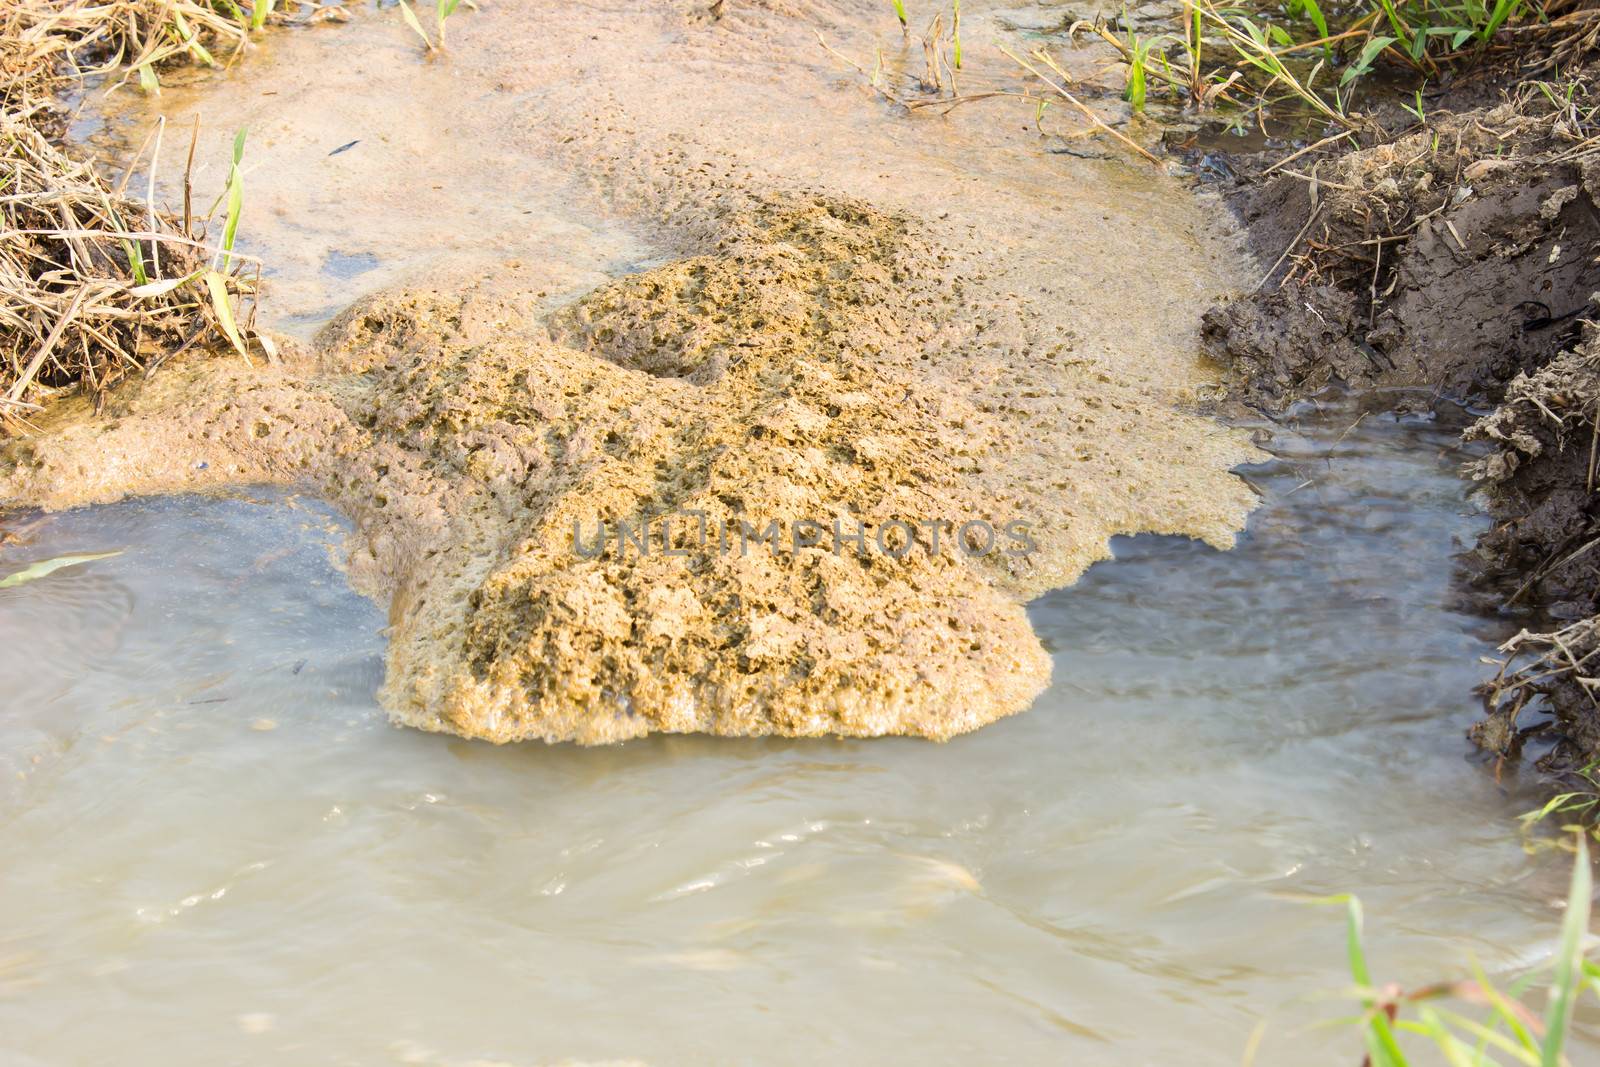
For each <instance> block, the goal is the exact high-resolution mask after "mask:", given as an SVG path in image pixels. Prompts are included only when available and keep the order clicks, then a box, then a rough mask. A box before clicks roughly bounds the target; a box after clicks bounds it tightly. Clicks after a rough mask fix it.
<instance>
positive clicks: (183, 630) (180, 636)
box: [0, 403, 1564, 1067]
mask: <svg viewBox="0 0 1600 1067" xmlns="http://www.w3.org/2000/svg"><path fill="white" fill-rule="evenodd" d="M1357 414H1358V412H1357V410H1356V408H1355V406H1354V405H1352V404H1350V403H1340V404H1335V405H1333V406H1332V407H1330V409H1329V410H1328V411H1327V412H1326V414H1324V415H1321V416H1317V415H1315V414H1311V415H1307V416H1305V417H1303V418H1302V419H1301V420H1299V422H1298V425H1297V426H1295V427H1294V428H1293V429H1290V430H1286V431H1284V432H1282V433H1280V435H1279V438H1278V442H1277V445H1276V446H1275V447H1276V449H1277V450H1278V452H1279V457H1278V458H1276V459H1274V460H1273V461H1272V462H1270V463H1267V464H1265V465H1263V466H1261V467H1259V468H1254V469H1252V470H1251V471H1249V472H1248V473H1249V476H1250V478H1251V480H1252V481H1253V482H1254V483H1255V484H1256V485H1257V486H1259V487H1260V488H1261V490H1262V491H1263V492H1264V494H1265V498H1266V503H1265V504H1264V506H1263V507H1262V509H1261V510H1260V511H1259V512H1258V513H1257V514H1256V516H1255V518H1254V519H1253V521H1252V524H1251V527H1250V530H1249V532H1248V533H1247V535H1246V536H1245V538H1244V539H1243V541H1242V543H1241V544H1240V546H1239V548H1238V549H1237V550H1236V551H1233V552H1229V553H1217V552H1215V551H1213V550H1211V549H1208V548H1205V547H1202V546H1199V545H1197V544H1195V543H1193V542H1189V541H1187V540H1182V539H1175V538H1157V537H1145V538H1136V539H1131V540H1126V541H1123V542H1120V543H1119V544H1118V545H1117V546H1116V547H1117V556H1118V558H1117V560H1116V561H1114V562H1107V563H1102V564H1099V565H1097V566H1096V567H1095V568H1093V569H1092V570H1091V571H1090V572H1089V574H1088V575H1087V576H1086V577H1085V579H1084V580H1083V581H1081V582H1080V583H1079V584H1078V585H1077V586H1076V587H1074V588H1073V589H1070V590H1065V591H1062V592H1058V593H1054V594H1050V595H1048V596H1046V597H1044V598H1043V599H1041V600H1040V601H1038V602H1037V603H1035V604H1034V605H1033V608H1032V614H1033V617H1034V621H1035V625H1036V627H1038V629H1039V630H1040V632H1041V634H1042V635H1043V636H1044V638H1045V640H1046V643H1047V644H1048V645H1049V646H1050V647H1051V648H1052V649H1053V654H1054V656H1055V660H1056V679H1057V680H1056V682H1055V684H1054V685H1053V687H1052V688H1051V689H1050V690H1049V692H1048V693H1047V694H1046V695H1045V696H1044V697H1043V698H1042V699H1041V700H1040V701H1039V703H1038V705H1037V706H1035V707H1034V708H1033V710H1032V711H1030V712H1028V713H1027V714H1025V715H1022V716H1019V717H1017V718H1014V719H1010V720H1006V721H1004V722H1001V723H998V724H996V725H994V726H991V727H989V728H987V729H985V730H983V731H980V732H979V733H977V734H974V735H972V736H969V737H965V738H960V739H957V740H956V741H954V742H952V743H950V744H948V745H933V744H929V743H922V742H912V741H874V742H848V743H846V742H837V743H835V742H815V741H813V742H799V743H785V742H770V741H768V742H755V741H751V742H741V741H718V740H712V739H696V738H665V739H649V740H646V741H642V742H636V743H630V744H627V745H625V746H622V747H617V748H609V749H591V750H584V749H576V748H572V747H570V746H558V747H545V746H543V745H531V746H520V747H509V748H494V747H491V746H487V745H483V744H478V743H467V742H452V741H449V740H447V739H443V738H439V737H435V736H427V735H423V734H419V733H415V732H411V731H406V730H398V729H395V728H393V727H391V726H389V725H388V724H387V722H386V720H385V717H384V715H383V714H382V712H381V711H380V710H379V709H378V708H377V707H376V705H375V704H374V702H373V693H374V691H375V689H376V687H377V685H378V683H379V681H380V678H381V672H382V660H381V654H382V646H383V639H382V636H381V628H382V626H383V624H384V619H383V617H382V614H381V612H379V611H378V610H377V609H376V608H375V607H373V606H372V605H371V604H369V603H367V602H366V601H363V600H361V599H359V598H357V597H356V596H355V595H353V594H352V593H350V592H348V590H347V589H346V588H345V586H344V584H343V580H342V577H341V575H340V574H339V573H338V572H337V571H336V570H335V569H334V568H333V566H332V565H331V564H330V562H329V560H330V552H331V551H332V550H333V548H334V546H335V545H336V544H337V543H338V541H339V540H340V538H341V527H340V524H339V523H338V521H337V520H335V519H334V518H333V517H332V516H331V515H329V514H328V513H327V512H326V511H325V510H324V509H323V508H322V507H321V506H320V505H318V504H317V503H315V502H313V501H309V500H304V499H296V498H293V497H287V496H284V495H282V494H280V493H277V492H273V493H269V494H260V495H251V494H241V495H237V496H232V497H223V498H203V497H176V498H169V499H160V500H144V501H136V502H130V503H126V504H121V505H115V506H111V507H104V508H96V509H88V510H83V511H74V512H68V513H63V514H59V515H55V516H50V517H45V518H43V519H41V520H39V522H38V525H36V526H33V527H31V528H29V529H27V530H26V531H25V533H26V536H27V537H28V538H29V540H28V543H27V544H25V545H24V546H21V547H17V548H12V549H9V550H7V551H6V553H5V557H4V558H5V566H6V567H7V569H9V568H11V567H14V566H16V565H18V564H20V563H21V562H23V561H24V560H29V559H36V558H43V557H48V556H52V555H55V554H59V553H64V552H88V551H111V550H120V551H121V552H122V554H121V555H120V556H116V557H114V558H111V559H107V560H103V561H98V562H94V563H91V564H87V565H83V566H80V567H76V568H71V569H68V570H63V571H60V572H58V573H56V574H55V575H52V576H50V577H48V578H46V579H43V580H40V581H37V582H33V583H29V584H27V585H24V586H22V587H20V588H17V589H12V590H4V591H0V597H3V598H4V599H3V600H0V676H3V677H5V678H7V679H8V680H13V684H12V688H11V689H10V690H9V691H8V692H7V693H6V695H5V697H4V701H3V703H4V712H5V713H4V714H3V715H0V753H3V755H0V761H3V791H0V813H3V814H0V854H4V855H5V856H7V857H9V861H8V863H7V865H6V873H5V876H4V877H3V878H0V914H4V915H5V916H7V918H6V921H5V923H4V925H3V927H0V961H3V962H0V1035H3V1036H0V1046H3V1047H4V1049H5V1050H6V1055H5V1057H4V1058H5V1060H6V1062H7V1063H16V1064H79V1063H102V1062H113V1061H114V1062H118V1063H124V1064H130V1065H143V1064H150V1065H161V1067H179V1065H188V1064H195V1065H199V1064H212V1063H216V1062H219V1061H221V1062H229V1063H241V1064H278V1063H285V1062H317V1063H339V1064H378V1063H423V1064H441V1065H444V1064H448V1065H465V1064H481V1063H496V1064H498V1063H507V1064H516V1065H531V1064H544V1063H554V1062H565V1060H566V1059H567V1058H572V1059H576V1060H604V1059H612V1058H622V1059H637V1060H640V1061H643V1062H648V1063H654V1064H699V1063H749V1062H762V1063H773V1064H813V1063H817V1062H820V1061H824V1060H826V1061H830V1062H842V1063H885V1062H923V1063H971V1062H1014V1063H1047V1062H1050V1063H1060V1062H1084V1063H1097V1064H1101V1063H1103V1064H1129V1065H1131V1064H1144V1063H1180V1062H1181V1063H1195V1064H1231V1063H1237V1062H1239V1057H1240V1055H1241V1053H1242V1050H1243V1048H1244V1046H1245V1043H1246V1040H1247V1038H1248V1035H1249V1034H1250V1031H1251V1029H1252V1027H1253V1026H1254V1025H1255V1023H1256V1021H1257V1019H1258V1018H1266V1019H1267V1020H1268V1029H1267V1037H1266V1043H1265V1045H1264V1046H1263V1051H1262V1056H1261V1059H1260V1060H1259V1061H1258V1062H1262V1063H1273V1064H1276V1063H1296V1064H1350V1063H1354V1062H1355V1060H1356V1058H1357V1056H1358V1054H1357V1052H1356V1049H1357V1047H1358V1044H1359V1043H1358V1041H1356V1040H1355V1039H1354V1035H1353V1034H1351V1033H1349V1032H1347V1031H1342V1030H1339V1029H1333V1030H1309V1031H1308V1030H1304V1029H1302V1027H1303V1026H1304V1025H1305V1024H1306V1023H1307V1022H1309V1021H1311V1020H1315V1019H1319V1018H1320V1019H1325V1018H1328V1017H1331V1016H1334V1015H1337V1014H1340V1013H1341V1012H1342V1011H1343V1010H1344V1005H1342V1004H1340V1003H1338V1002H1337V1001H1336V1000H1319V999H1317V998H1318V997H1319V996H1321V995H1324V994H1337V993H1338V992H1339V991H1340V990H1341V989H1342V987H1343V985H1344V976H1343V972H1342V970H1341V967H1342V942H1341V938H1342V932H1341V926H1340V916H1339V915H1338V914H1337V912H1336V911H1333V910H1330V909H1327V908H1321V907H1316V906H1313V905H1309V904H1306V903H1303V902H1301V900H1300V899H1299V898H1301V897H1304V896H1309V895H1314V894H1324V893H1331V892H1343V891H1354V892H1358V893H1360V894H1361V895H1362V897H1363V899H1364V900H1365V902H1366V904H1367V906H1368V909H1369V910H1368V914H1369V935H1370V942H1371V947H1372V954H1373V958H1374V966H1375V967H1376V968H1377V969H1378V971H1379V973H1380V974H1381V975H1382V976H1383V977H1384V978H1385V979H1389V978H1392V979H1394V980H1396V981H1400V982H1403V983H1408V984H1410V983H1420V982H1423V981H1429V980H1434V979H1437V978H1440V977H1443V976H1446V975H1448V974H1453V973H1458V972H1459V971H1460V970H1461V969H1463V968H1465V967H1467V966H1468V960H1469V957H1470V956H1476V957H1477V958H1478V959H1480V960H1482V961H1483V962H1484V964H1485V965H1486V966H1488V967H1489V968H1491V969H1492V970H1495V971H1498V972H1500V973H1506V974H1508V973H1513V972H1515V971H1516V970H1517V969H1518V968H1519V967H1522V966H1525V965H1527V964H1529V963H1533V962H1536V961H1537V960H1538V959H1539V958H1540V957H1541V954H1542V953H1543V952H1544V951H1546V950H1547V948H1548V945H1549V944H1550V942H1551V941H1552V939H1553V938H1554V936H1555V932H1556V927H1557V923H1558V918H1559V913H1558V912H1557V911H1556V909H1555V907H1554V902H1555V900H1556V898H1557V897H1558V896H1559V895H1560V893H1561V889H1562V882H1563V878H1564V873H1563V870H1562V865H1561V864H1560V862H1559V861H1541V860H1533V859H1529V858H1528V857H1526V856H1524V854H1523V852H1522V850H1521V848H1520V847H1519V845H1518V842H1517V838H1516V833H1515V828H1514V823H1513V822H1512V819H1511V816H1512V815H1513V814H1514V813H1516V812H1517V811H1519V810H1522V809H1523V808H1525V807H1527V806H1528V804H1529V801H1528V800H1527V799H1526V798H1518V797H1515V796H1509V795H1507V794H1506V793H1505V792H1504V791H1502V790H1501V789H1499V788H1497V787H1496V786H1495V784H1494V783H1493V781H1492V780H1491V778H1490V776H1489V775H1488V774H1487V773H1486V771H1485V770H1484V769H1483V768H1482V767H1479V766H1477V765H1475V764H1473V763H1472V762H1470V761H1469V760H1468V758H1467V748H1466V743H1465V742H1464V740H1463V739H1462V737H1461V729H1462V727H1463V726H1464V725H1465V723H1466V722H1467V721H1468V718H1469V712H1470V708H1469V707H1468V706H1467V705H1466V702H1465V701H1464V700H1463V694H1464V693H1465V692H1466V690H1467V687H1468V686H1469V685H1470V684H1471V682H1472V681H1473V678H1474V675H1475V672H1476V670H1477V668H1475V667H1474V666H1473V665H1472V659H1473V654H1474V653H1478V652H1485V651H1487V650H1488V649H1489V647H1490V646H1489V643H1488V641H1487V640H1486V637H1487V636H1488V635H1487V634H1486V633H1485V631H1484V627H1483V625H1482V624H1481V623H1480V622H1478V621H1477V620H1474V619H1471V618H1468V617H1464V616H1462V615H1459V614H1456V613H1454V612H1453V611H1451V610H1450V608H1449V606H1448V605H1449V604H1450V602H1451V594H1450V591H1449V583H1448V571H1449V565H1448V563H1447V562H1446V560H1445V556H1446V554H1447V553H1448V552H1449V551H1450V549H1451V547H1452V545H1453V544H1455V543H1456V542H1458V541H1461V540H1465V539H1467V538H1469V537H1470V536H1471V535H1472V533H1473V531H1474V530H1475V529H1476V528H1477V526H1478V524H1479V523H1480V522H1481V521H1482V519H1481V518H1480V517H1479V516H1478V515H1476V514H1475V513H1474V511H1473V509H1472V508H1471V507H1470V505H1469V504H1468V503H1467V501H1466V499H1465V495H1466V487H1465V485H1464V484H1463V483H1462V482H1461V481H1460V480H1459V479H1458V478H1457V477H1456V476H1455V474H1454V469H1455V465H1456V463H1457V462H1458V461H1459V460H1460V459H1461V458H1462V456H1461V454H1460V453H1459V451H1458V450H1457V447H1456V445H1455V444H1454V439H1453V433H1452V430H1451V429H1450V428H1448V427H1441V426H1435V425H1431V424H1428V423H1426V422H1420V421H1408V422H1402V423H1397V422H1395V421H1394V420H1392V419H1390V418H1386V417H1383V416H1380V415H1369V416H1368V417H1367V418H1365V419H1364V420H1362V421H1361V422H1360V424H1359V425H1357V426H1356V427H1355V428H1354V429H1349V427H1350V425H1351V423H1352V422H1355V421H1356V418H1357ZM1347 431H1348V432H1347ZM69 650H70V652H71V653H72V654H70V655H68V654H65V653H67V652H68V651H69Z"/></svg>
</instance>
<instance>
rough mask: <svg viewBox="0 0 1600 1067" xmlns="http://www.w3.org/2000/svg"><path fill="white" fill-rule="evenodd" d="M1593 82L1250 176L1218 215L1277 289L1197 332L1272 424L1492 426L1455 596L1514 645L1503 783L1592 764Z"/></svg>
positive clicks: (1441, 108) (1501, 749)
mask: <svg viewBox="0 0 1600 1067" xmlns="http://www.w3.org/2000/svg"><path fill="white" fill-rule="evenodd" d="M1594 72H1595V68H1594V67H1589V68H1586V69H1584V70H1582V71H1580V72H1579V73H1576V74H1571V75H1568V79H1569V80H1566V81H1563V82H1561V83H1560V84H1561V85H1562V86H1563V87H1570V89H1571V92H1570V95H1565V96H1563V95H1561V94H1559V93H1558V94H1555V95H1552V93H1550V92H1547V91H1545V89H1543V88H1540V87H1539V86H1538V85H1536V84H1534V83H1531V82H1525V81H1519V77H1518V75H1517V73H1516V72H1515V71H1505V72H1502V73H1501V74H1500V75H1499V76H1480V77H1477V78H1474V79H1470V80H1467V81H1466V82H1465V83H1464V84H1463V85H1462V86H1461V87H1460V88H1458V89H1457V90H1456V91H1454V92H1452V93H1446V94H1444V95H1443V96H1441V97H1440V98H1438V99H1435V100H1432V101H1430V104H1429V110H1428V112H1427V114H1426V116H1425V121H1423V122H1420V123H1419V122H1418V121H1417V120H1416V118H1415V117H1414V116H1411V115H1407V114H1404V113H1403V112H1399V111H1398V110H1396V111H1392V112H1386V113H1385V118H1386V121H1382V120H1375V121H1374V122H1373V123H1372V124H1371V126H1370V127H1369V128H1367V129H1366V130H1363V131H1362V132H1361V134H1360V135H1359V136H1352V137H1350V138H1347V139H1345V140H1343V141H1341V142H1340V143H1338V144H1336V145H1333V146H1328V147H1325V148H1322V149H1319V150H1314V151H1311V152H1307V153H1303V154H1297V158H1294V159H1293V160H1292V161H1290V162H1289V164H1288V165H1287V166H1286V165H1285V164H1284V160H1285V158H1286V157H1287V156H1288V155H1289V154H1290V152H1291V150H1292V149H1282V150H1278V151H1275V152H1271V153H1263V154H1252V155H1247V156H1242V157H1240V158H1238V159H1237V160H1236V161H1235V162H1236V164H1237V169H1238V172H1239V174H1240V175H1241V177H1239V178H1238V179H1236V180H1234V181H1233V182H1231V183H1230V185H1229V187H1228V189H1227V192H1226V194H1225V195H1226V197H1227V199H1228V201H1229V204H1230V206H1231V207H1232V209H1233V210H1234V211H1235V213H1236V214H1237V216H1238V218H1239V219H1240V221H1241V223H1242V224H1243V225H1244V226H1245V227H1246V228H1247V231H1248V233H1249V235H1250V243H1251V246H1252V248H1253V249H1254V251H1255V253H1256V255H1257V257H1258V259H1259V260H1260V262H1261V263H1262V264H1263V265H1264V266H1265V265H1270V269H1268V270H1266V271H1264V274H1263V277H1262V278H1261V282H1260V284H1259V286H1258V287H1257V288H1256V289H1255V290H1254V291H1253V292H1251V293H1249V294H1247V295H1245V296H1243V297H1241V298H1237V299H1235V300H1232V301H1228V302H1224V303H1222V304H1219V305H1218V306H1216V307H1213V308H1212V309H1211V310H1210V311H1208V312H1207V313H1206V315H1205V320H1204V325H1203V328H1202V334H1203V338H1204V344H1205V347H1206V351H1207V353H1208V354H1209V355H1210V356H1211V357H1212V358H1213V359H1215V360H1217V361H1218V362H1219V363H1220V364H1221V365H1223V366H1225V367H1227V368H1228V371H1229V374H1230V379H1231V382H1232V389H1233V392H1234V396H1235V398H1236V399H1237V400H1238V401H1239V402H1241V403H1244V404H1246V405H1249V406H1251V407H1253V408H1257V409H1259V410H1264V411H1269V412H1270V411H1277V410H1282V409H1283V408H1284V407H1285V406H1286V405H1287V404H1289V403H1291V402H1293V401H1294V400H1296V399H1299V398H1304V397H1314V396H1315V395H1316V394H1317V393H1318V392H1319V391H1321V390H1323V389H1324V388H1327V387H1329V386H1330V385H1340V386H1346V387H1354V388H1369V387H1375V388H1384V387H1411V388H1422V389H1425V390H1427V391H1428V392H1427V393H1425V394H1422V395H1421V396H1418V395H1416V394H1407V398H1406V399H1404V400H1402V401H1400V403H1401V404H1402V406H1416V405H1418V404H1421V405H1423V406H1427V405H1429V404H1431V403H1437V402H1440V401H1451V402H1455V403H1460V404H1465V405H1468V406H1469V407H1470V408H1472V409H1473V410H1476V411H1479V412H1482V413H1483V414H1482V417H1481V418H1479V419H1478V420H1477V421H1476V422H1475V423H1474V424H1473V425H1471V426H1469V427H1468V428H1467V430H1466V431H1465V433H1464V435H1463V436H1464V437H1465V438H1466V439H1467V440H1473V441H1479V442H1484V443H1485V444H1487V445H1488V447H1489V452H1488V454H1487V455H1486V456H1484V457H1483V458H1482V459H1479V460H1476V461H1473V462H1472V463H1470V464H1469V465H1468V467H1467V468H1466V471H1465V473H1466V474H1468V475H1469V476H1470V477H1471V478H1473V479H1474V480H1475V481H1476V482H1478V483H1479V484H1480V486H1481V492H1480V493H1479V499H1480V500H1481V501H1482V503H1483V504H1484V506H1485V507H1486V508H1487V510H1488V511H1489V513H1490V515H1491V517H1492V518H1493V520H1494V521H1493V525H1492V526H1491V527H1490V528H1489V529H1488V530H1486V531H1485V532H1484V533H1483V534H1482V536H1480V537H1479V538H1478V540H1477V542H1476V544H1474V545H1472V546H1470V547H1469V548H1467V549H1466V550H1465V551H1463V552H1462V553H1461V554H1460V556H1459V557H1458V564H1459V583H1460V586H1461V588H1462V591H1463V595H1464V596H1465V597H1467V598H1468V599H1470V600H1471V601H1473V602H1474V603H1476V604H1477V606H1478V607H1479V608H1480V609H1481V610H1483V611H1484V612H1485V613H1487V614H1489V615H1491V616H1495V617H1498V618H1499V619H1501V620H1502V622H1503V623H1504V625H1505V626H1506V632H1507V637H1508V638H1510V640H1509V641H1508V643H1507V645H1506V646H1504V647H1503V649H1502V652H1503V653H1504V654H1505V655H1506V661H1505V665H1504V668H1503V669H1502V671H1501V672H1500V674H1499V675H1498V676H1497V677H1496V678H1495V679H1494V680H1492V681H1491V682H1489V683H1488V684H1487V685H1486V686H1485V687H1484V688H1483V689H1482V690H1481V692H1480V694H1479V695H1480V696H1481V697H1482V699H1483V705H1484V718H1483V720H1482V721H1481V722H1480V723H1478V724H1477V725H1476V726H1475V727H1474V728H1473V729H1472V730H1471V731H1470V736H1471V738H1472V740H1473V741H1474V742H1475V743H1476V744H1478V745H1479V746H1480V747H1481V748H1483V749H1484V750H1485V751H1487V752H1488V753H1490V754H1491V755H1492V756H1494V757H1495V758H1496V765H1497V768H1498V767H1500V766H1501V765H1503V764H1505V763H1506V762H1508V761H1514V760H1516V759H1517V758H1518V757H1519V756H1520V755H1521V753H1522V749H1523V746H1524V744H1525V743H1526V742H1528V741H1530V740H1531V739H1535V738H1537V739H1538V747H1539V749H1540V750H1541V752H1542V756H1541V758H1540V759H1539V761H1538V763H1539V767H1540V769H1541V770H1544V771H1548V772H1555V773H1558V774H1559V773H1565V772H1572V771H1576V770H1579V769H1581V768H1583V767H1584V766H1585V765H1587V764H1588V763H1589V762H1591V761H1592V760H1594V759H1595V758H1596V757H1600V705H1596V702H1595V693H1594V683H1593V682H1592V681H1590V679H1592V678H1593V676H1594V675H1595V673H1596V672H1595V669H1594V666H1593V663H1592V660H1593V657H1594V655H1595V653H1596V651H1597V650H1600V643H1597V642H1596V623H1595V613H1596V609H1597V599H1600V553H1595V552H1592V551H1591V549H1592V548H1593V546H1594V545H1595V544H1596V538H1597V536H1600V507H1597V505H1596V498H1595V494H1594V490H1595V485H1596V482H1595V473H1596V472H1595V440H1596V433H1597V427H1600V337H1597V335H1596V332H1595V329H1594V327H1593V325H1592V321H1593V320H1594V319H1596V318H1597V317H1600V306H1597V301H1600V258H1597V253H1600V209H1597V203H1600V148H1597V147H1596V146H1595V144H1594V143H1593V139H1594V136H1595V134H1596V127H1595V125H1594V122H1593V117H1592V107H1593V105H1592V103H1591V100H1592V95H1591V89H1590V86H1591V84H1592V82H1593V79H1594ZM1563 91H1564V90H1563ZM1486 101H1487V102H1486ZM1397 547H1400V548H1401V550H1403V546H1397Z"/></svg>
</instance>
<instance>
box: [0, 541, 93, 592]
mask: <svg viewBox="0 0 1600 1067" xmlns="http://www.w3.org/2000/svg"><path fill="white" fill-rule="evenodd" d="M120 555H122V552H121V550H120V549H119V550H118V551H116V552H94V553H89V554H86V555H81V556H57V557H56V558H55V559H45V560H40V561H39V562H38V563H30V564H28V565H27V566H26V567H24V568H22V569H21V570H20V571H18V572H17V573H15V574H8V575H6V576H5V577H4V578H0V589H10V588H12V587H13V586H18V585H22V584H23V583H24V582H36V581H38V580H39V579H40V578H43V577H44V576H45V575H47V574H54V573H55V572H56V571H58V570H60V569H61V568H63V567H75V566H77V565H78V564H80V563H88V562H90V561H91V560H97V559H110V558H111V557H112V556H120Z"/></svg>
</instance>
